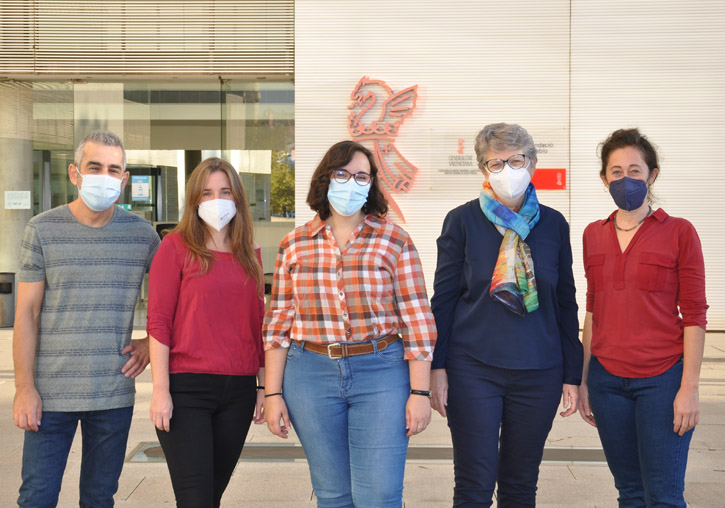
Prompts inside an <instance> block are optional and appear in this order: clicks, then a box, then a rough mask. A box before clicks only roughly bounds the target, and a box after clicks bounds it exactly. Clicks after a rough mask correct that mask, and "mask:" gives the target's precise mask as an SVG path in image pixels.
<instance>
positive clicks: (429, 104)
mask: <svg viewBox="0 0 725 508" xmlns="http://www.w3.org/2000/svg"><path fill="white" fill-rule="evenodd" d="M724 20H725V4H724V3H722V2H717V1H713V0H710V1H706V0H697V1H693V2H688V3H684V2H681V1H674V0H659V1H654V0H645V1H640V2H631V1H626V2H625V1H622V0H613V1H610V2H601V1H595V0H573V1H572V2H569V1H548V2H537V1H533V0H530V1H525V0H516V1H511V2H505V3H503V2H494V1H491V0H482V1H464V0H452V1H448V2H440V1H424V0H417V1H412V0H396V1H395V2H389V1H381V0H369V1H366V2H333V1H325V0H297V1H296V2H295V34H296V36H295V53H296V55H295V60H296V62H295V80H296V81H295V88H296V96H295V117H296V159H297V160H296V174H297V202H298V206H297V222H298V224H299V223H302V222H304V221H307V220H309V219H310V218H311V217H312V212H310V211H309V209H307V208H306V206H305V205H304V202H305V198H306V193H307V189H308V186H309V178H310V176H311V174H312V172H313V170H314V168H315V166H316V164H317V163H318V162H319V160H320V158H321V157H322V155H323V153H324V152H325V150H326V149H327V148H328V147H329V146H330V145H332V144H333V143H335V142H337V141H339V140H341V139H349V138H350V137H351V136H350V134H349V132H348V129H347V115H348V112H349V110H348V109H347V106H348V105H349V104H350V103H351V98H350V94H351V92H352V91H353V88H354V87H355V85H356V84H357V82H358V80H359V79H360V78H361V77H363V76H368V77H370V78H371V79H379V80H383V81H385V82H387V84H388V85H389V86H390V87H391V88H392V90H393V92H397V91H399V90H402V89H404V88H407V87H409V86H412V85H418V88H417V92H418V98H417V108H416V110H415V111H414V112H413V113H412V114H411V116H409V117H408V118H406V120H405V122H404V123H403V124H402V126H401V128H400V131H399V134H398V135H397V137H396V138H395V145H396V147H397V148H398V150H399V151H400V152H401V154H403V155H404V156H405V157H406V158H407V159H408V160H409V161H410V162H411V163H412V164H414V165H415V166H417V167H418V169H419V172H418V174H417V177H416V179H415V181H414V183H413V185H412V186H411V188H410V191H409V192H408V193H402V194H395V195H394V198H395V199H396V201H397V202H398V204H399V205H400V207H401V209H402V211H403V213H404V214H405V216H406V222H405V223H404V224H402V225H403V226H404V227H405V228H406V229H407V230H408V231H409V232H410V234H411V236H412V237H413V239H414V241H415V243H416V246H417V247H418V249H419V251H420V252H421V257H422V259H423V264H424V268H425V272H426V279H427V282H428V286H429V288H431V286H432V282H433V273H434V270H435V262H436V251H435V239H436V237H437V236H438V234H439V232H440V225H441V223H442V220H443V218H444V216H445V213H446V212H447V211H448V210H450V209H452V208H453V207H455V206H457V205H459V204H462V203H464V202H466V201H468V200H470V199H473V198H475V197H477V196H478V193H479V189H480V185H481V182H482V176H481V175H480V174H478V173H476V172H475V171H471V172H470V174H450V173H448V174H447V173H446V170H451V169H455V168H454V167H451V166H450V165H449V157H450V156H452V155H454V156H455V155H457V149H458V140H459V139H460V138H462V139H463V140H464V154H465V155H473V154H474V151H473V141H474V137H475V135H476V133H477V131H478V130H479V129H480V128H482V127H483V126H484V125H486V124H488V123H491V122H498V121H506V122H516V123H520V124H521V125H523V126H524V127H526V128H527V129H528V130H529V132H530V133H531V134H532V135H533V137H534V140H535V142H536V143H544V144H547V145H549V144H551V145H553V146H547V152H546V153H542V154H541V155H540V157H539V164H538V167H539V168H566V169H567V172H568V174H567V176H568V189H567V190H566V191H543V192H540V198H541V201H542V202H543V203H545V204H547V205H550V206H553V207H554V208H557V209H559V210H560V211H561V212H562V213H564V215H565V216H566V217H567V218H568V219H569V220H570V222H571V225H572V245H573V247H574V269H575V275H576V278H577V287H578V288H579V291H578V297H579V302H580V307H581V309H582V314H581V315H582V317H583V307H584V292H585V288H586V284H585V279H584V276H583V268H582V263H581V233H582V231H583V229H584V227H585V226H586V224H588V223H589V222H591V221H593V220H596V219H599V218H602V217H605V216H607V215H608V214H609V213H610V212H611V211H612V210H613V208H614V205H613V203H612V201H611V198H610V197H609V195H608V193H606V192H605V190H604V189H603V185H602V184H601V181H600V180H599V177H598V170H599V169H598V168H599V162H598V160H597V153H596V148H597V144H598V143H599V142H600V141H602V140H603V139H604V138H605V137H606V136H607V135H608V134H609V133H610V132H611V131H612V130H614V129H616V128H620V127H630V126H638V127H640V128H641V129H642V131H643V132H644V133H645V134H647V135H648V136H649V137H650V138H651V139H652V140H653V141H654V142H655V143H656V144H657V145H658V146H659V148H660V151H661V158H662V160H661V166H662V168H661V170H662V173H661V177H660V179H659V180H658V182H657V184H656V186H655V191H656V193H657V195H658V196H659V203H660V205H661V206H663V207H664V208H665V209H666V210H667V211H668V212H669V213H670V214H672V215H677V216H683V217H686V218H688V219H690V220H691V221H692V222H693V223H694V224H695V226H696V227H697V229H698V231H699V233H700V236H701V238H702V241H703V246H704V250H705V261H706V266H707V283H708V299H709V303H710V306H711V309H710V312H709V321H710V326H709V328H710V329H720V330H723V329H725V284H724V282H725V245H724V243H725V241H724V240H723V235H722V234H721V232H722V230H723V227H722V226H721V225H720V222H721V221H722V217H723V216H724V215H725V204H723V199H722V197H721V195H722V192H723V191H724V190H725V185H723V184H724V183H725V175H724V174H723V171H722V170H721V169H720V165H721V164H720V162H719V160H720V156H719V149H720V147H721V146H722V145H723V141H725V139H724V136H723V128H722V126H721V125H722V118H724V117H725V115H724V114H725V82H724V81H725V30H723V29H722V28H723V21H724ZM463 169H464V170H466V169H473V168H465V167H464V168H463Z"/></svg>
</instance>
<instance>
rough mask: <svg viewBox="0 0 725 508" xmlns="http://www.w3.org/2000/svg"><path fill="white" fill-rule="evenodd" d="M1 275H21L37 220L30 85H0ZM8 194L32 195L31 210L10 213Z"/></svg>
mask: <svg viewBox="0 0 725 508" xmlns="http://www.w3.org/2000/svg"><path fill="white" fill-rule="evenodd" d="M0 154H2V165H0V202H1V203H2V207H1V208H0V232H2V233H1V234H0V236H1V238H2V239H1V240H0V272H17V271H18V254H19V252H20V241H21V240H22V238H23V230H24V229H25V225H26V223H27V222H28V220H29V219H30V218H31V217H32V216H33V209H32V206H33V202H35V201H37V200H38V199H39V196H33V194H32V193H33V94H32V84H31V83H29V82H16V81H4V82H0ZM5 191H31V199H30V201H31V204H30V206H31V208H30V209H27V210H6V209H5Z"/></svg>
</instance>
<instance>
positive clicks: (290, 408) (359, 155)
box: [263, 141, 436, 508]
mask: <svg viewBox="0 0 725 508" xmlns="http://www.w3.org/2000/svg"><path fill="white" fill-rule="evenodd" d="M377 175H378V169H377V167H376V166H375V161H374V159H373V156H372V154H371V152H370V151H369V150H368V149H366V148H365V147H363V146H362V145H360V144H358V143H355V142H353V141H343V142H340V143H337V144H336V145H334V146H332V147H331V148H330V149H329V150H328V152H327V153H326V154H325V156H324V157H323V159H322V161H321V162H320V164H319V166H318V167H317V169H316V170H315V173H314V174H313V176H312V183H311V185H310V191H309V193H308V195H307V203H308V204H309V205H310V207H311V208H312V209H313V210H314V211H316V212H317V215H316V216H315V218H314V219H312V220H311V221H310V222H308V223H307V224H305V225H303V226H300V227H298V228H296V229H295V230H294V231H292V232H290V233H289V234H288V235H287V236H286V237H285V238H284V240H282V243H281V244H280V248H279V253H278V255H277V262H276V265H275V272H274V285H273V290H272V294H273V296H272V305H271V309H270V310H269V312H268V313H267V315H266V317H265V323H264V330H263V335H264V340H265V349H266V350H267V351H266V369H267V370H266V377H265V386H266V397H267V400H266V408H265V415H266V419H267V425H268V427H269V429H270V431H271V432H272V433H274V434H276V435H278V436H280V437H282V438H286V437H287V434H288V431H289V428H290V422H291V423H292V425H294V428H295V431H296V432H297V435H298V437H299V438H300V441H301V443H302V446H303V447H304V449H305V454H306V455H307V460H308V463H309V467H310V475H311V479H312V484H313V487H314V489H315V494H316V495H317V500H318V505H317V506H318V507H332V506H334V507H357V508H361V507H375V508H387V507H398V508H399V507H400V506H401V505H402V495H403V473H404V469H405V456H406V452H407V447H408V438H409V437H410V436H412V435H414V434H418V433H419V432H422V431H423V430H424V429H425V428H426V426H427V425H428V423H429V422H430V417H431V408H430V398H429V397H430V392H429V384H430V379H429V374H430V361H431V359H432V352H433V347H434V345H435V340H436V330H435V324H434V322H433V316H432V313H431V311H430V307H429V304H428V297H427V294H426V289H425V282H424V280H423V271H422V267H421V264H420V259H419V257H418V253H417V251H416V249H415V246H414V245H413V242H412V241H411V240H410V237H409V236H408V234H407V233H406V232H405V231H404V230H403V229H401V228H400V227H398V226H397V225H395V224H394V223H393V222H392V221H390V220H388V219H387V218H386V217H385V215H386V213H387V210H388V207H387V203H386V200H385V197H384V196H383V193H382V191H381V189H380V187H379V185H378V182H377Z"/></svg>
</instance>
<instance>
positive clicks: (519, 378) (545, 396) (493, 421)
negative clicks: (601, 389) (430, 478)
mask: <svg viewBox="0 0 725 508" xmlns="http://www.w3.org/2000/svg"><path fill="white" fill-rule="evenodd" d="M446 371H447V373H448V385H449V388H448V408H447V412H448V426H449V427H450V429H451V438H452V441H453V461H454V475H455V489H454V494H453V506H454V507H489V506H491V504H492V497H493V491H494V487H495V484H496V482H498V493H497V494H498V496H497V497H498V506H499V507H500V508H514V507H515V508H524V507H532V508H533V507H535V506H536V483H537V481H538V478H539V465H540V464H541V459H542V457H543V454H544V444H545V443H546V437H547V436H548V435H549V431H550V430H551V424H552V422H553V420H554V416H555V415H556V409H557V408H558V406H559V401H560V400H561V390H562V369H561V367H555V368H552V369H536V370H511V369H502V368H498V367H492V366H490V365H486V364H484V363H481V362H479V361H478V360H476V359H474V358H471V357H468V356H464V357H451V356H449V357H448V360H447V365H446Z"/></svg>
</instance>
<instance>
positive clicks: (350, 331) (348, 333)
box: [345, 328, 352, 337]
mask: <svg viewBox="0 0 725 508" xmlns="http://www.w3.org/2000/svg"><path fill="white" fill-rule="evenodd" d="M345 335H347V336H348V337H349V336H350V335H352V330H350V329H349V328H348V329H347V331H346V332H345Z"/></svg>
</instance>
